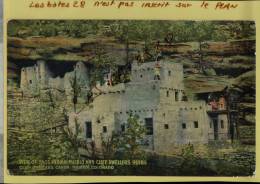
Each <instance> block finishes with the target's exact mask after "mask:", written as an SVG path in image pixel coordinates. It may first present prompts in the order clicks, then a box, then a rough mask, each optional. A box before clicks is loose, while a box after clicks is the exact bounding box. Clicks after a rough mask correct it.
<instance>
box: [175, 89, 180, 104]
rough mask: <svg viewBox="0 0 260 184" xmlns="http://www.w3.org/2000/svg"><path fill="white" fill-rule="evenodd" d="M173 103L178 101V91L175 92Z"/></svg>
mask: <svg viewBox="0 0 260 184" xmlns="http://www.w3.org/2000/svg"><path fill="white" fill-rule="evenodd" d="M175 101H176V102H177V101H179V93H178V91H175Z"/></svg>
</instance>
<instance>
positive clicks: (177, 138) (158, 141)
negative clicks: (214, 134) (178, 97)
mask: <svg viewBox="0 0 260 184" xmlns="http://www.w3.org/2000/svg"><path fill="white" fill-rule="evenodd" d="M158 109H159V111H158V112H157V113H156V115H155V121H156V123H155V135H154V140H155V151H156V152H167V153H169V152H172V151H174V150H172V148H173V146H175V145H181V144H188V143H192V144H204V143H208V130H209V118H208V115H207V113H206V108H205V102H203V101H191V102H176V103H175V104H174V105H170V106H169V105H165V104H161V105H160V106H159V108H158ZM195 121H196V122H198V128H195V126H194V122H195ZM166 124H167V125H166ZM183 124H185V125H183ZM165 126H168V128H167V129H166V127H165ZM183 126H185V127H183Z"/></svg>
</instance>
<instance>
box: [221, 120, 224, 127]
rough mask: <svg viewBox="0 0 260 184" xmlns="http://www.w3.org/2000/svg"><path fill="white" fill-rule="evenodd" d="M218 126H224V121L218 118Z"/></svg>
mask: <svg viewBox="0 0 260 184" xmlns="http://www.w3.org/2000/svg"><path fill="white" fill-rule="evenodd" d="M220 126H221V128H224V121H223V120H220Z"/></svg>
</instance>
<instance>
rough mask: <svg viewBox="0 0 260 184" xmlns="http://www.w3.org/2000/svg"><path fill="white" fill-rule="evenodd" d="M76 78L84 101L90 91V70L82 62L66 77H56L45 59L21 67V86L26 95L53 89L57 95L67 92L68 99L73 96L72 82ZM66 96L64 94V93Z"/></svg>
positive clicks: (66, 74)
mask: <svg viewBox="0 0 260 184" xmlns="http://www.w3.org/2000/svg"><path fill="white" fill-rule="evenodd" d="M74 79H76V81H77V83H78V85H79V86H80V87H81V89H82V90H81V93H80V96H79V100H80V101H82V102H84V101H85V100H86V98H87V94H88V91H89V81H90V80H89V71H88V70H87V67H86V66H85V65H84V63H82V62H78V63H77V64H76V65H75V66H74V70H73V71H71V72H67V73H65V75H64V77H60V76H56V77H54V72H51V71H50V69H49V67H48V64H47V63H46V62H45V61H37V63H36V64H35V65H34V66H30V67H24V68H22V69H21V80H20V88H21V90H22V91H23V93H24V94H26V95H31V96H35V95H39V94H42V93H43V92H44V91H46V90H52V91H53V94H54V95H55V96H61V92H63V93H65V96H66V98H67V99H68V100H70V99H71V98H72V82H73V80H74ZM62 96H64V95H62Z"/></svg>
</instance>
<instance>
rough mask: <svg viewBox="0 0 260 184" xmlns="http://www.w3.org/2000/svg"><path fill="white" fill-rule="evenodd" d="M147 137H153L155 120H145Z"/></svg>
mask: <svg viewBox="0 0 260 184" xmlns="http://www.w3.org/2000/svg"><path fill="white" fill-rule="evenodd" d="M145 128H146V135H153V118H145Z"/></svg>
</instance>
